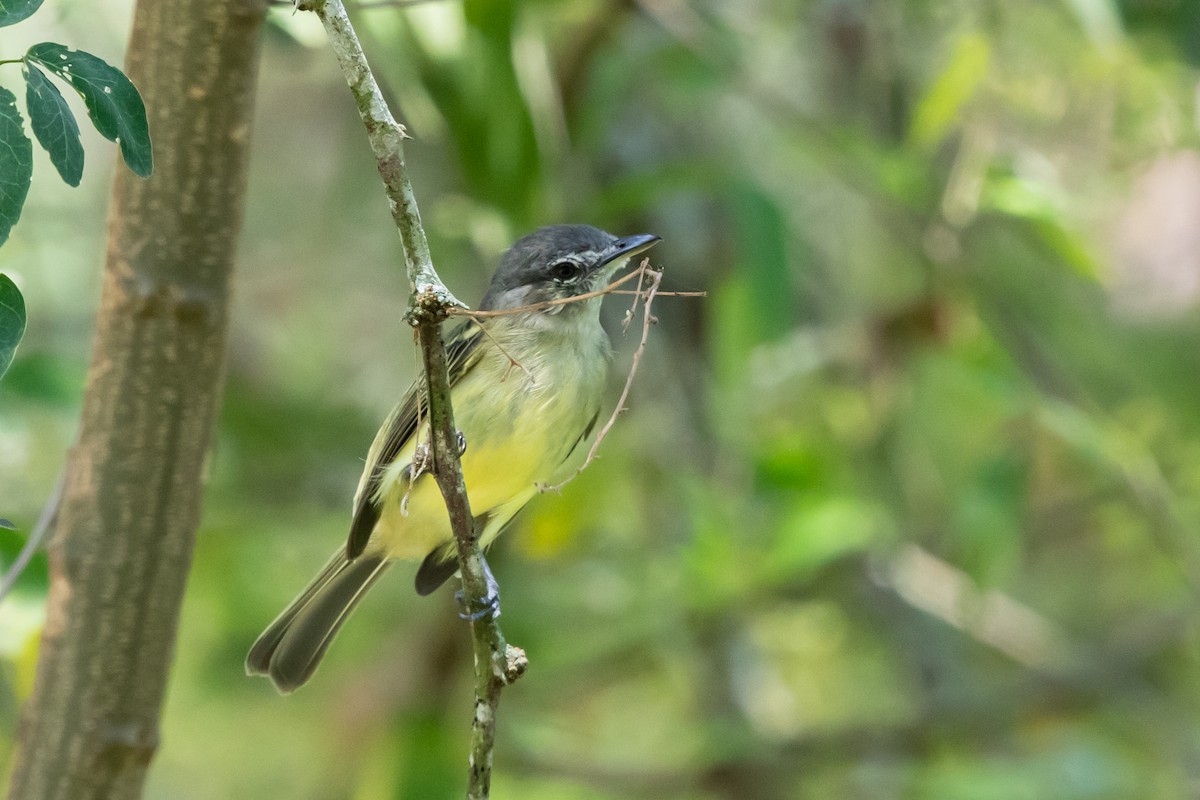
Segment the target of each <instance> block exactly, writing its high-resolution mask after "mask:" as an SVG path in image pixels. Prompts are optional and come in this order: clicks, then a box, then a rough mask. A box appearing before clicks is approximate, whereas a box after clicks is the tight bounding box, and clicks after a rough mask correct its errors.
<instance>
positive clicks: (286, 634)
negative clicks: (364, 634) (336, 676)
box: [246, 548, 388, 694]
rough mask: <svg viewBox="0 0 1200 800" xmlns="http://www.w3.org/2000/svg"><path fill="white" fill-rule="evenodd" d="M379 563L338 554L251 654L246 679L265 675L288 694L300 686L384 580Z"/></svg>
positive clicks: (382, 564)
mask: <svg viewBox="0 0 1200 800" xmlns="http://www.w3.org/2000/svg"><path fill="white" fill-rule="evenodd" d="M387 565H388V562H387V561H385V560H384V559H382V558H376V557H370V556H360V557H358V558H356V559H354V560H353V561H351V560H349V559H347V558H346V551H345V548H339V549H338V551H337V552H336V553H334V554H333V558H331V559H330V560H329V563H328V564H326V565H325V568H324V569H323V570H321V572H320V574H318V575H317V577H315V578H313V580H312V582H311V583H310V584H309V585H308V587H307V588H306V589H305V590H304V591H303V592H301V593H300V596H299V597H297V598H296V599H295V600H293V601H292V602H291V604H290V605H288V607H287V608H286V609H284V611H283V613H282V614H280V615H279V616H278V617H277V618H276V619H275V621H274V622H272V623H271V624H270V625H269V626H267V629H266V630H265V631H263V633H262V635H261V636H259V637H258V640H257V641H256V642H255V643H254V646H253V647H251V648H250V653H249V655H247V656H246V673H247V674H249V675H266V676H267V677H269V678H270V679H271V681H272V682H273V683H274V684H275V688H276V689H278V690H279V691H280V692H282V693H284V694H287V693H290V692H293V691H295V690H296V689H298V688H300V687H301V686H303V685H304V683H305V682H306V681H308V679H309V678H311V677H312V675H313V672H315V671H316V669H317V665H318V664H319V663H320V662H321V657H322V656H323V655H325V651H326V650H327V649H328V648H329V643H330V642H332V641H333V637H334V636H335V635H336V634H337V632H338V630H339V629H340V628H341V627H342V623H343V622H345V621H346V617H348V616H349V615H350V612H351V611H353V610H354V607H355V606H356V605H358V601H359V600H361V599H362V596H363V594H365V593H366V591H367V589H369V588H370V587H371V584H373V583H375V581H376V580H377V579H378V578H379V576H380V575H382V574H383V571H384V569H385V568H386V567H387Z"/></svg>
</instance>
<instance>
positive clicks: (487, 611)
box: [454, 554, 500, 622]
mask: <svg viewBox="0 0 1200 800" xmlns="http://www.w3.org/2000/svg"><path fill="white" fill-rule="evenodd" d="M479 561H480V564H482V566H483V580H484V581H485V582H486V583H487V595H486V596H485V597H484V598H483V607H482V608H479V609H476V610H474V611H472V610H471V605H470V603H468V602H467V600H466V598H464V597H463V593H462V589H459V590H458V591H457V592H455V593H454V599H455V601H457V602H458V607H459V609H461V610H460V611H459V612H458V616H459V617H461V618H462V619H465V620H467V621H468V622H475V621H477V620H481V619H484V618H490V619H495V618H496V617H498V616H500V584H498V583H496V576H494V575H492V568H491V567H490V566H488V562H487V559H486V558H484V557H483V554H480V556H479Z"/></svg>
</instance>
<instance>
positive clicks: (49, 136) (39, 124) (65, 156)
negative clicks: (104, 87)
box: [0, 0, 83, 186]
mask: <svg viewBox="0 0 1200 800" xmlns="http://www.w3.org/2000/svg"><path fill="white" fill-rule="evenodd" d="M0 2H3V0H0ZM25 110H26V111H28V112H29V126H30V127H31V128H33V135H34V136H36V137H37V140H38V143H39V144H41V146H42V147H43V148H45V150H46V152H47V153H49V154H50V163H52V164H53V165H54V168H55V169H56V170H58V174H59V175H61V176H62V179H63V180H64V181H66V182H67V183H68V184H69V185H71V186H78V185H79V179H80V178H82V177H83V144H82V142H80V141H79V125H78V124H76V122H75V115H74V114H72V113H71V109H70V108H69V107H67V101H66V100H64V99H63V96H62V94H61V93H60V92H59V91H58V88H57V87H56V86H55V85H54V84H53V83H51V82H50V80H49V79H48V78H47V77H46V76H45V75H43V74H42V71H41V70H40V69H38V68H37V67H35V66H34V65H33V64H26V65H25Z"/></svg>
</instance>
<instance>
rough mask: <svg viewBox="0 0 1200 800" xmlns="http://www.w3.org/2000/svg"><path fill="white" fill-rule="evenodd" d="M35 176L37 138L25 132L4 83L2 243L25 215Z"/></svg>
mask: <svg viewBox="0 0 1200 800" xmlns="http://www.w3.org/2000/svg"><path fill="white" fill-rule="evenodd" d="M32 177H33V142H31V141H29V137H28V136H26V135H25V126H24V124H23V123H22V121H21V114H20V112H19V111H17V97H16V95H14V94H13V93H12V92H10V91H9V90H8V89H5V88H4V87H2V86H0V244H4V243H5V242H6V241H8V234H9V231H11V230H12V227H13V225H16V224H17V220H18V219H20V218H21V207H22V206H24V205H25V196H26V195H27V194H29V180H30V178H32Z"/></svg>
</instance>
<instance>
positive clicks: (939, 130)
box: [908, 33, 992, 147]
mask: <svg viewBox="0 0 1200 800" xmlns="http://www.w3.org/2000/svg"><path fill="white" fill-rule="evenodd" d="M991 56H992V46H991V45H990V44H989V43H988V40H987V39H985V38H984V37H983V36H982V35H981V34H978V33H966V34H963V36H962V37H960V38H959V40H958V42H957V44H956V45H955V47H954V53H953V54H952V55H951V56H950V63H949V64H947V65H946V70H945V71H944V72H943V73H942V74H941V75H940V76H938V79H937V80H935V81H934V82H933V85H932V86H930V87H929V90H928V91H927V92H926V93H925V96H924V97H922V98H921V100H920V102H919V103H917V108H916V111H915V113H914V114H913V121H912V127H911V128H910V129H909V131H908V138H909V141H910V142H911V143H912V144H915V145H917V146H918V147H931V146H933V145H935V144H937V143H938V142H939V141H941V140H942V137H944V136H945V135H946V134H947V133H949V131H950V128H951V127H952V126H953V125H954V124H955V123H956V122H958V121H959V119H960V117H961V114H962V109H963V106H965V105H966V104H967V101H969V100H970V99H971V98H972V97H974V96H975V93H976V91H978V89H979V86H980V85H981V84H982V83H983V80H984V78H986V77H987V71H988V64H989V63H990V62H991Z"/></svg>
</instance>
